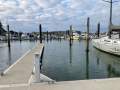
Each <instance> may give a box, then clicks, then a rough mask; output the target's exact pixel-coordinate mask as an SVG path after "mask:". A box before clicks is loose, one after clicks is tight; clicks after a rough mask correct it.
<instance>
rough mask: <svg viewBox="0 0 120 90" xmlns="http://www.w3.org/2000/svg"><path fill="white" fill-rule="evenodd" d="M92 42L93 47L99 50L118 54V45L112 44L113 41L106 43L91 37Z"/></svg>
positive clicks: (119, 46)
mask: <svg viewBox="0 0 120 90" xmlns="http://www.w3.org/2000/svg"><path fill="white" fill-rule="evenodd" d="M92 44H93V46H94V47H95V48H97V49H99V50H100V51H104V52H106V53H109V54H113V55H117V56H120V45H119V44H116V45H115V44H114V43H113V42H110V43H107V42H104V41H101V40H100V39H93V40H92Z"/></svg>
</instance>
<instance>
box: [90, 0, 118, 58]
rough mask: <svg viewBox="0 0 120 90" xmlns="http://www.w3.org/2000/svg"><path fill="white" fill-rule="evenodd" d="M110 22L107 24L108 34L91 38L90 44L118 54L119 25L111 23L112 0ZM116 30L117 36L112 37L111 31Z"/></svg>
mask: <svg viewBox="0 0 120 90" xmlns="http://www.w3.org/2000/svg"><path fill="white" fill-rule="evenodd" d="M109 3H110V5H111V6H110V7H111V8H110V24H109V33H108V36H106V37H102V38H98V39H93V40H92V44H93V46H94V47H95V48H97V49H99V50H101V51H104V52H107V53H110V54H114V55H118V56H120V26H115V25H113V24H112V3H113V1H112V0H111V1H110V2H109ZM113 31H114V32H118V34H119V38H115V37H114V38H113V36H114V35H113V36H112V35H111V34H112V32H113Z"/></svg>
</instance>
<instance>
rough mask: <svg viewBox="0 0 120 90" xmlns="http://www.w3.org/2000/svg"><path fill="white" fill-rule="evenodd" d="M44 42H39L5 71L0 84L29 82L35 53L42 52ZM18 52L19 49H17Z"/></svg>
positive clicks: (23, 83) (0, 78)
mask: <svg viewBox="0 0 120 90" xmlns="http://www.w3.org/2000/svg"><path fill="white" fill-rule="evenodd" d="M42 49H43V44H38V43H37V45H36V46H35V47H34V48H33V49H31V50H29V51H28V52H27V53H26V54H24V55H23V56H22V57H21V58H20V59H19V60H17V61H16V62H15V63H14V64H13V65H12V66H10V67H9V68H8V69H7V70H5V71H4V75H3V76H1V77H0V85H10V84H21V85H25V84H27V83H28V82H29V79H30V77H31V75H32V70H33V67H34V53H36V52H40V53H42ZM16 53H17V51H16Z"/></svg>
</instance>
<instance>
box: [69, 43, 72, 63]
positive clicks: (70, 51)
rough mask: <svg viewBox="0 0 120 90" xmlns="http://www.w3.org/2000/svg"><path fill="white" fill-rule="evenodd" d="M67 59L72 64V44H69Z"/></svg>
mask: <svg viewBox="0 0 120 90" xmlns="http://www.w3.org/2000/svg"><path fill="white" fill-rule="evenodd" d="M69 60H70V64H72V45H69Z"/></svg>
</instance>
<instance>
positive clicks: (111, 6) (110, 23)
mask: <svg viewBox="0 0 120 90" xmlns="http://www.w3.org/2000/svg"><path fill="white" fill-rule="evenodd" d="M102 1H104V2H107V3H110V19H109V31H108V36H109V38H111V26H112V8H113V3H115V2H119V1H113V0H110V1H106V0H102Z"/></svg>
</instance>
